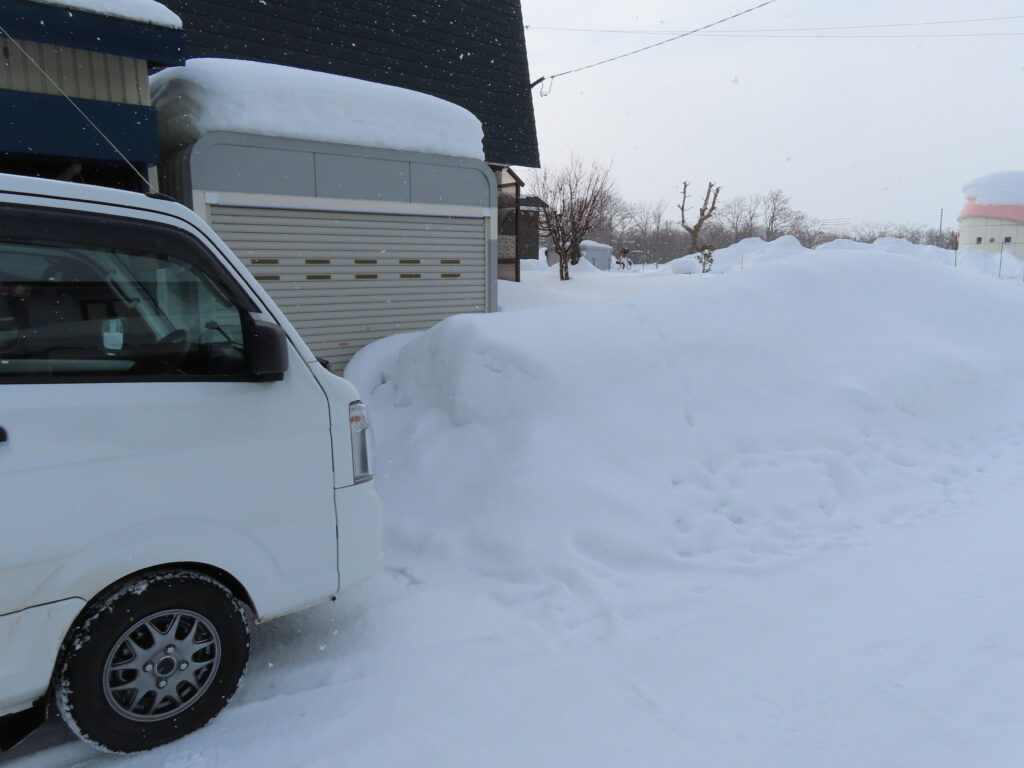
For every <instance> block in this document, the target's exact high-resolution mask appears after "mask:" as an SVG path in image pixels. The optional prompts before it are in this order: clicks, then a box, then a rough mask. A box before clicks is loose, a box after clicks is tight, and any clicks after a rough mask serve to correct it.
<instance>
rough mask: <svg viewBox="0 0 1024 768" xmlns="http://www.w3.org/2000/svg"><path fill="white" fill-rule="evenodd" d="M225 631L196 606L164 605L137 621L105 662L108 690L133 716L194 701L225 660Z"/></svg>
mask: <svg viewBox="0 0 1024 768" xmlns="http://www.w3.org/2000/svg"><path fill="white" fill-rule="evenodd" d="M220 659H221V645H220V637H219V635H218V634H217V630H216V629H215V628H214V626H213V624H211V623H210V621H209V620H207V619H206V618H205V617H203V616H201V615H199V614H198V613H194V612H193V611H180V610H177V611H163V612H160V613H154V614H152V615H151V616H147V617H146V618H144V619H142V620H141V621H138V622H136V623H135V624H134V625H133V626H132V627H131V628H130V629H129V630H128V631H127V632H125V633H124V634H123V635H121V638H120V639H119V640H118V641H117V642H116V643H115V644H114V647H113V649H112V650H111V651H110V654H109V655H108V656H107V661H106V664H105V665H104V668H103V694H104V696H106V699H107V703H108V704H110V706H111V707H113V708H114V710H115V711H116V712H117V713H118V714H120V715H121V716H122V717H125V718H127V719H129V720H135V721H137V722H155V721H158V720H166V719H168V718H171V717H174V716H175V715H178V714H180V713H181V712H183V711H185V710H186V709H188V708H189V707H190V706H192V705H193V704H194V703H195V702H196V701H197V700H198V699H199V698H200V697H201V696H202V695H203V694H204V693H206V690H207V689H208V688H209V687H210V685H211V684H212V683H213V680H214V678H215V677H216V674H217V669H218V667H219V666H220Z"/></svg>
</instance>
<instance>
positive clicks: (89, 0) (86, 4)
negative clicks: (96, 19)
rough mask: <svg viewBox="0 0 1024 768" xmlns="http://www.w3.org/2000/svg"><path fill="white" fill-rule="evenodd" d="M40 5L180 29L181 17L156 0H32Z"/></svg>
mask: <svg viewBox="0 0 1024 768" xmlns="http://www.w3.org/2000/svg"><path fill="white" fill-rule="evenodd" d="M33 2H36V3H39V4H40V5H58V6H60V7H62V8H70V9H72V10H75V11H85V12H86V13H95V14H99V15H100V16H114V17H116V18H118V19H127V20H128V21H138V22H140V23H142V24H152V25H153V26H156V27H170V28H171V29H181V19H180V18H179V17H178V14H176V13H174V11H172V10H171V9H170V8H168V7H167V6H165V5H161V4H160V3H158V2H156V0H33Z"/></svg>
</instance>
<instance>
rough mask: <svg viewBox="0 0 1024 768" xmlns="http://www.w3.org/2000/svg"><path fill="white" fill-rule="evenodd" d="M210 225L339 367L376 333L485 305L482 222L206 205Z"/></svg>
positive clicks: (430, 322) (410, 328)
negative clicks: (208, 210) (208, 209)
mask: <svg viewBox="0 0 1024 768" xmlns="http://www.w3.org/2000/svg"><path fill="white" fill-rule="evenodd" d="M210 221H211V224H212V225H213V228H214V229H215V230H216V231H217V234H219V235H220V236H221V237H222V238H223V239H224V241H225V242H226V243H227V244H228V245H229V246H231V249H232V250H233V251H234V252H235V254H236V255H237V256H238V258H240V259H241V260H242V262H243V263H244V264H245V265H246V266H247V267H248V268H249V269H250V270H251V271H252V273H253V275H255V276H256V279H257V280H259V281H260V283H261V284H262V285H263V287H264V288H265V289H266V291H267V292H268V293H269V294H270V295H271V296H272V297H273V298H274V301H276V302H277V303H278V305H279V306H280V307H281V309H282V310H284V312H285V314H287V315H288V318H289V319H290V320H291V321H292V323H294V325H295V327H296V328H297V329H298V330H299V333H301V334H302V337H303V339H305V341H306V343H307V344H309V346H310V348H311V349H312V350H313V351H314V352H315V353H316V354H317V355H318V356H319V357H325V358H327V359H328V360H330V361H331V363H332V364H333V366H334V370H335V371H338V372H340V371H341V370H342V369H343V368H344V365H345V364H346V363H347V362H348V361H349V360H350V359H351V357H352V355H354V354H355V352H356V351H357V350H358V349H360V348H361V347H363V346H365V345H366V344H368V343H369V342H371V341H374V340H375V339H379V338H381V337H383V336H388V335H390V334H393V333H401V332H403V331H415V330H421V329H424V328H429V327H430V326H432V325H434V324H435V323H437V322H438V321H439V320H442V319H444V318H445V317H448V316H449V315H453V314H456V313H459V312H483V311H485V310H486V296H487V237H486V232H487V230H486V226H485V225H486V221H487V220H486V219H482V218H480V219H474V218H459V217H451V216H413V215H404V214H385V213H351V212H339V211H309V210H292V209H285V208H262V207H260V208H256V207H246V206H231V205H212V206H210Z"/></svg>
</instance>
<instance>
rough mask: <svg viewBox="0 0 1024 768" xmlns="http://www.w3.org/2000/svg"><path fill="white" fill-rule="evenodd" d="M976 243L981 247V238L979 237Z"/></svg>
mask: <svg viewBox="0 0 1024 768" xmlns="http://www.w3.org/2000/svg"><path fill="white" fill-rule="evenodd" d="M974 242H975V243H977V244H978V245H981V238H980V237H979V238H978V239H977V240H975V241H974Z"/></svg>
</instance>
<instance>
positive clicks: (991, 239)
mask: <svg viewBox="0 0 1024 768" xmlns="http://www.w3.org/2000/svg"><path fill="white" fill-rule="evenodd" d="M988 241H989V242H990V243H994V242H995V241H996V239H995V238H994V237H990V238H989V239H988Z"/></svg>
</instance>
